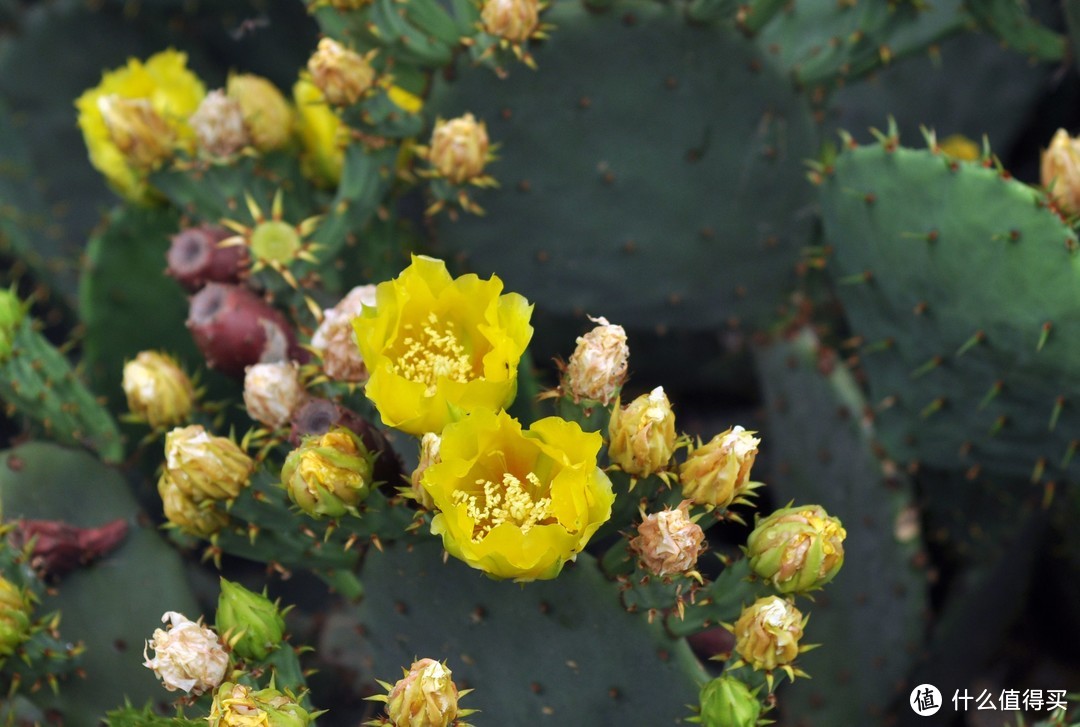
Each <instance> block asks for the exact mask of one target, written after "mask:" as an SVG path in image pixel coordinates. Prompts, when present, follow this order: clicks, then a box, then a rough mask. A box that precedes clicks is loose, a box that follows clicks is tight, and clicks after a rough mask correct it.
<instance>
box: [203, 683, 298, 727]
mask: <svg viewBox="0 0 1080 727" xmlns="http://www.w3.org/2000/svg"><path fill="white" fill-rule="evenodd" d="M206 719H207V721H208V722H209V727H307V725H309V724H311V723H312V722H313V721H314V719H315V715H314V714H312V713H310V712H308V711H307V710H306V709H304V708H303V707H301V706H300V704H299V703H298V702H297V701H296V699H295V698H294V697H293V696H292V695H290V694H288V693H287V692H280V691H278V690H277V689H272V688H267V689H259V690H257V691H256V690H254V689H252V688H251V687H248V686H245V685H243V684H234V683H232V682H224V683H223V684H222V685H221V686H220V687H218V690H217V691H216V692H215V693H214V703H213V704H212V705H210V716H209V717H207V718H206Z"/></svg>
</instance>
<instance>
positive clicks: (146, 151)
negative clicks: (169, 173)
mask: <svg viewBox="0 0 1080 727" xmlns="http://www.w3.org/2000/svg"><path fill="white" fill-rule="evenodd" d="M98 110H99V111H100V112H101V117H102V119H104V121H105V126H106V128H107V129H108V131H109V138H110V139H111V140H112V142H113V144H115V145H116V148H117V149H119V151H120V153H121V154H123V155H124V159H126V160H127V162H128V163H129V164H131V166H132V167H135V168H136V169H139V170H142V171H149V170H152V169H155V168H156V167H158V166H160V165H161V163H162V162H164V161H166V160H167V159H170V158H171V157H172V155H173V146H174V145H175V144H176V132H175V131H174V130H173V128H172V127H171V126H169V125H168V124H167V123H165V120H164V119H162V118H161V116H160V115H159V114H158V112H157V111H155V110H154V107H153V106H152V105H151V104H150V101H149V100H148V99H144V98H123V97H121V96H117V95H110V96H102V97H101V98H99V99H98Z"/></svg>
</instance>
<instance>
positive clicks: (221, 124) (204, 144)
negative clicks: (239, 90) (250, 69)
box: [188, 88, 251, 157]
mask: <svg viewBox="0 0 1080 727" xmlns="http://www.w3.org/2000/svg"><path fill="white" fill-rule="evenodd" d="M188 125H190V126H191V128H192V129H194V130H195V136H196V138H198V140H199V148H200V149H201V150H202V151H204V152H206V153H207V154H209V155H210V156H212V157H227V156H232V155H233V154H235V153H237V152H238V151H240V150H241V149H243V148H244V147H245V146H247V145H248V144H250V143H251V137H249V136H248V132H247V128H246V127H245V126H244V111H243V109H241V108H240V104H239V103H237V102H236V101H235V100H234V99H231V98H229V97H228V96H226V95H225V92H224V91H222V90H221V89H220V88H219V89H217V90H216V91H211V92H210V93H208V94H207V95H206V98H204V99H203V100H202V103H200V104H199V108H197V109H196V110H195V113H193V114H192V115H191V118H190V119H188Z"/></svg>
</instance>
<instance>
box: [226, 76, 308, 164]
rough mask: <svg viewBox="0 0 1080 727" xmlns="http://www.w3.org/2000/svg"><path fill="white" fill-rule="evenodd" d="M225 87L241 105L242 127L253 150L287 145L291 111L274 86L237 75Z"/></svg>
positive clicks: (289, 135)
mask: <svg viewBox="0 0 1080 727" xmlns="http://www.w3.org/2000/svg"><path fill="white" fill-rule="evenodd" d="M226 88H227V92H228V94H229V98H231V99H232V100H233V101H235V102H236V103H238V104H239V105H240V111H241V112H242V113H243V116H244V127H245V128H246V129H247V133H248V136H250V137H251V142H252V144H254V145H255V148H256V149H258V150H259V151H273V150H274V149H280V148H281V147H283V146H285V144H287V143H288V142H289V138H290V137H291V136H292V128H293V113H292V109H290V108H289V102H288V101H286V100H285V97H284V96H282V95H281V91H279V90H277V88H276V87H275V86H274V84H272V83H270V81H268V80H266V79H265V78H263V77H261V76H255V75H251V74H246V73H237V74H233V75H231V76H229V82H228V85H227V87H226Z"/></svg>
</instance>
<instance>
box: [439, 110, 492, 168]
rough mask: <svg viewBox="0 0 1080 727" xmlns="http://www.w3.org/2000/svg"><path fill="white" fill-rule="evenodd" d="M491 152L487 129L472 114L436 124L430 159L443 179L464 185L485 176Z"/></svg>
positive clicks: (440, 120)
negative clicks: (485, 167)
mask: <svg viewBox="0 0 1080 727" xmlns="http://www.w3.org/2000/svg"><path fill="white" fill-rule="evenodd" d="M488 151H489V143H488V134H487V126H485V125H484V122H482V121H480V122H478V121H477V120H476V118H475V117H474V116H473V115H472V114H465V115H464V116H459V117H457V118H456V119H450V120H449V121H443V120H442V119H439V120H438V121H436V122H435V130H434V131H433V132H432V133H431V146H430V148H429V149H428V153H427V157H428V161H430V162H431V163H432V165H433V166H434V167H435V169H436V170H437V171H438V173H439V175H440V176H442V177H444V178H446V179H448V180H449V181H451V182H453V183H454V184H464V183H465V182H468V181H470V180H473V179H476V178H477V177H480V176H481V175H483V173H484V166H485V165H486V164H487V162H488Z"/></svg>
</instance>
